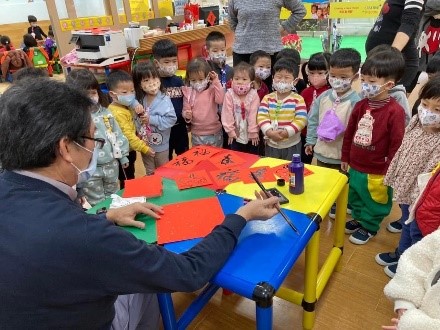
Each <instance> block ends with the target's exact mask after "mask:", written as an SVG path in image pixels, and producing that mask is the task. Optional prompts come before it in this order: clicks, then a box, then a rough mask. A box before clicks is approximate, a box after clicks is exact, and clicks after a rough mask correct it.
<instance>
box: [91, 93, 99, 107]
mask: <svg viewBox="0 0 440 330" xmlns="http://www.w3.org/2000/svg"><path fill="white" fill-rule="evenodd" d="M90 100H91V101H92V102H93V104H95V105H96V104H98V103H99V95H93V96H90Z"/></svg>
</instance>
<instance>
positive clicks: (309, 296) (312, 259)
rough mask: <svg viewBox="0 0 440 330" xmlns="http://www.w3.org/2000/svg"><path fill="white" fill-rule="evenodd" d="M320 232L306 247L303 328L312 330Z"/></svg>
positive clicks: (316, 233)
mask: <svg viewBox="0 0 440 330" xmlns="http://www.w3.org/2000/svg"><path fill="white" fill-rule="evenodd" d="M319 236H320V234H319V230H318V231H316V232H315V233H314V234H313V236H312V238H311V240H310V242H309V244H307V247H306V258H305V271H304V299H303V303H302V307H303V309H304V313H303V328H304V329H312V328H313V325H314V323H315V305H316V300H317V295H316V286H317V277H318V258H319Z"/></svg>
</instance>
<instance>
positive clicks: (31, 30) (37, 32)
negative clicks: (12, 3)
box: [28, 15, 47, 40]
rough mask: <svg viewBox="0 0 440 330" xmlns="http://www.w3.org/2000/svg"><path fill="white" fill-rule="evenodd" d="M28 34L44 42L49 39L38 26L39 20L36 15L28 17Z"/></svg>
mask: <svg viewBox="0 0 440 330" xmlns="http://www.w3.org/2000/svg"><path fill="white" fill-rule="evenodd" d="M28 22H29V25H30V26H29V27H28V34H31V35H32V36H33V37H34V38H35V40H43V37H44V38H47V35H46V33H44V31H43V29H42V28H40V27H39V26H38V23H37V18H36V17H35V16H34V15H29V16H28Z"/></svg>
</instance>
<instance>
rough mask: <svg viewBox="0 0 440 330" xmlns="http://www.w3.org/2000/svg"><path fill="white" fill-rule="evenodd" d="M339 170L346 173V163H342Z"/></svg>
mask: <svg viewBox="0 0 440 330" xmlns="http://www.w3.org/2000/svg"><path fill="white" fill-rule="evenodd" d="M341 170H342V171H343V172H347V171H348V163H347V162H342V163H341Z"/></svg>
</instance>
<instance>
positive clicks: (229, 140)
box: [228, 137, 234, 145]
mask: <svg viewBox="0 0 440 330" xmlns="http://www.w3.org/2000/svg"><path fill="white" fill-rule="evenodd" d="M232 142H234V138H233V137H228V145H231V144H232Z"/></svg>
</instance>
